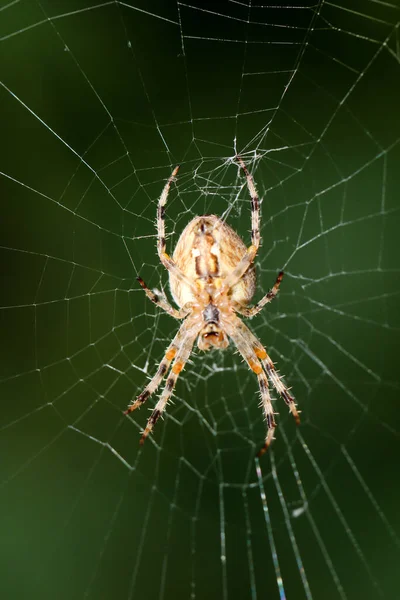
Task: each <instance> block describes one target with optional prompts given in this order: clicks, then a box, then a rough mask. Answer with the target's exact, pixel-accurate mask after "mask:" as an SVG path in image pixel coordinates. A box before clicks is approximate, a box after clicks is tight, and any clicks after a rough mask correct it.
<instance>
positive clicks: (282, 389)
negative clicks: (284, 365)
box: [262, 352, 300, 425]
mask: <svg viewBox="0 0 400 600" xmlns="http://www.w3.org/2000/svg"><path fill="white" fill-rule="evenodd" d="M265 354H266V356H265V358H263V359H262V362H263V365H264V366H265V370H266V371H267V373H268V377H269V378H270V380H271V381H272V383H273V385H274V387H275V389H276V391H277V392H278V393H279V394H280V395H281V396H282V398H283V399H284V401H285V403H286V404H287V405H288V407H289V409H290V412H291V413H292V415H293V417H294V419H295V421H296V425H300V414H299V411H298V410H297V408H296V404H295V401H294V398H293V396H292V395H291V394H290V393H289V389H288V388H287V387H286V386H285V385H284V383H283V381H282V379H281V377H280V376H279V375H278V373H277V371H276V370H275V367H274V363H273V362H272V360H271V359H270V357H269V356H268V354H267V353H266V352H265Z"/></svg>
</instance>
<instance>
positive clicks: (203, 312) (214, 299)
mask: <svg viewBox="0 0 400 600" xmlns="http://www.w3.org/2000/svg"><path fill="white" fill-rule="evenodd" d="M237 161H238V163H239V165H240V166H241V168H242V169H243V172H244V174H245V176H246V180H247V187H248V190H249V193H250V198H251V245H250V246H249V247H248V248H246V246H245V244H244V243H243V241H242V240H241V239H240V237H239V236H238V235H237V234H236V233H235V232H234V231H233V229H231V228H230V227H229V225H227V224H226V223H224V221H222V220H221V219H220V218H219V217H217V216H215V215H204V216H201V217H195V218H194V219H192V221H190V223H189V224H188V225H187V226H186V228H185V229H184V230H183V232H182V234H181V236H180V238H179V240H178V243H177V245H176V248H175V250H174V253H173V255H172V258H171V257H170V256H169V255H168V254H167V253H166V251H165V249H166V244H165V226H164V219H165V204H166V202H167V196H168V192H169V189H170V187H171V183H172V182H173V181H175V177H176V175H177V173H178V170H179V166H177V167H175V169H174V170H173V172H172V175H171V176H170V177H169V179H168V181H167V183H166V185H165V187H164V189H163V192H162V194H161V196H160V199H159V201H158V209H157V234H158V243H157V250H158V255H159V257H160V261H161V263H162V264H163V265H164V267H165V268H166V269H167V271H168V272H169V284H170V289H171V293H172V296H173V298H174V300H175V302H176V304H177V305H178V306H179V307H180V308H179V310H177V309H176V308H173V307H172V306H171V305H170V304H169V302H168V301H167V300H166V299H165V298H164V297H162V296H160V295H158V294H156V293H154V292H152V291H151V290H150V289H149V288H148V287H147V286H146V284H145V283H144V281H143V279H141V278H140V277H138V278H137V279H138V281H139V283H140V285H141V286H142V288H143V290H144V291H145V293H146V295H147V297H148V298H149V299H150V300H151V301H152V302H154V304H157V305H158V306H159V307H160V308H162V309H163V310H164V311H165V312H167V313H168V314H169V315H171V316H172V317H175V318H176V319H184V321H183V323H182V325H181V326H180V328H179V330H178V333H177V334H176V335H175V337H174V339H173V340H172V342H171V344H170V345H169V346H168V348H167V351H166V353H165V356H164V358H163V359H162V361H161V363H160V365H159V367H158V370H157V372H156V374H155V375H154V377H153V379H152V380H151V381H150V383H149V384H148V385H147V386H146V387H145V388H144V390H143V391H142V392H141V394H139V396H138V397H137V398H136V400H134V401H132V403H131V404H130V405H129V407H128V409H127V410H126V411H125V414H128V413H130V412H132V411H133V410H135V409H136V408H138V407H140V406H141V405H142V404H143V403H144V402H145V401H146V400H147V398H148V397H149V396H151V394H153V393H154V392H155V391H156V390H157V388H158V386H159V385H160V383H161V381H162V380H163V378H164V376H165V375H166V373H167V371H168V369H169V368H170V365H171V363H172V367H171V370H170V372H169V375H168V377H167V380H166V384H165V387H164V390H163V392H162V394H161V396H160V398H159V400H158V402H157V404H156V406H155V408H154V410H153V412H152V414H151V416H150V418H149V419H148V421H147V425H146V428H145V430H144V431H143V433H142V437H141V439H140V443H141V444H143V443H144V441H145V439H146V438H147V436H148V435H149V433H150V432H151V431H152V429H153V427H154V425H155V424H156V422H157V420H158V419H159V417H160V416H161V415H162V413H163V411H164V409H165V407H166V404H167V402H168V400H169V399H170V397H171V395H172V392H173V389H174V387H175V383H176V380H177V379H178V376H179V373H180V372H181V371H182V369H183V368H184V366H185V364H186V362H187V360H188V359H189V356H190V354H191V352H192V348H193V344H194V342H195V340H196V338H197V345H198V347H199V348H200V350H210V349H211V348H219V349H220V350H223V349H225V348H227V347H228V345H229V339H230V340H232V341H233V343H234V344H235V345H236V347H237V349H238V351H239V352H240V354H241V355H242V356H243V358H244V360H245V361H246V362H247V364H248V366H249V367H250V369H251V370H252V371H254V373H255V374H256V375H257V378H258V384H259V387H260V394H261V405H262V407H263V409H264V414H265V418H266V421H267V427H268V431H267V435H266V439H265V443H264V446H263V447H262V448H261V450H260V451H259V453H258V456H261V455H262V454H264V452H266V450H267V449H268V447H269V445H270V443H271V441H272V440H273V436H274V429H275V427H276V423H275V418H274V411H273V408H272V403H271V397H270V394H269V386H268V379H267V375H268V377H269V378H270V380H271V382H272V384H273V385H274V386H275V388H276V390H277V391H278V392H279V394H280V395H281V396H282V398H283V399H284V401H285V402H286V404H287V405H288V406H289V409H290V411H291V413H292V415H293V416H294V418H295V420H296V423H297V424H299V422H300V417H299V412H298V411H297V409H296V404H295V402H294V398H293V397H292V396H291V395H290V393H289V390H288V388H287V387H285V385H284V383H283V382H282V379H281V378H280V377H279V375H278V373H277V372H276V370H275V367H274V363H273V362H272V360H271V359H270V357H269V356H268V354H267V351H266V350H265V348H264V347H263V346H262V344H261V342H260V341H259V340H258V339H257V338H256V336H255V335H254V334H253V333H252V332H251V331H250V329H248V328H247V327H246V325H245V324H244V323H243V322H242V321H241V319H239V317H238V316H237V314H239V315H242V316H243V317H254V316H255V315H257V314H258V313H259V312H260V311H261V309H262V308H263V307H264V306H265V305H266V304H268V302H271V300H273V299H274V298H275V296H276V295H277V293H278V291H279V286H280V283H281V281H282V277H283V272H282V271H281V272H280V273H279V275H278V277H277V278H276V281H275V284H274V286H273V287H272V289H271V290H270V291H269V292H268V293H267V294H265V296H264V297H263V298H262V299H261V300H260V301H259V302H257V304H255V305H254V306H252V307H249V306H248V304H249V302H250V301H251V299H252V297H253V295H254V292H255V288H256V275H255V267H254V259H255V257H256V255H257V251H258V248H259V246H260V210H259V200H258V195H257V190H256V187H255V185H254V181H253V177H252V176H251V175H250V173H249V171H248V169H247V167H246V165H245V163H244V162H243V160H242V159H241V158H240V157H239V156H238V157H237Z"/></svg>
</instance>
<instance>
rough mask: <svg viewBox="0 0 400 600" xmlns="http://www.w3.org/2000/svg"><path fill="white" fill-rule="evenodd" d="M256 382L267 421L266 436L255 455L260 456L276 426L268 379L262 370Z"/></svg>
mask: <svg viewBox="0 0 400 600" xmlns="http://www.w3.org/2000/svg"><path fill="white" fill-rule="evenodd" d="M258 384H259V386H260V393H261V404H262V407H263V409H264V414H265V420H266V421H267V427H268V429H267V436H266V438H265V444H264V446H263V447H262V448H261V449H260V450H259V451H258V452H257V456H258V457H260V456H262V455H263V454H264V453H265V452H266V451H267V450H268V448H269V446H270V445H271V442H272V440H273V439H274V431H275V427H276V423H275V417H274V411H273V408H272V403H271V396H270V395H269V386H268V379H267V376H266V375H265V373H264V371H262V372H261V373H260V374H259V375H258Z"/></svg>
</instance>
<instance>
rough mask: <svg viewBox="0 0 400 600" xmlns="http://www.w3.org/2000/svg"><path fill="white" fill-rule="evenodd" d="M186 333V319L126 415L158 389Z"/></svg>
mask: <svg viewBox="0 0 400 600" xmlns="http://www.w3.org/2000/svg"><path fill="white" fill-rule="evenodd" d="M185 333H186V321H184V322H183V323H182V325H181V326H180V328H179V330H178V333H177V334H176V336H175V337H174V339H173V340H172V342H171V343H170V345H169V346H168V348H167V351H166V353H165V355H164V358H163V359H162V361H161V362H160V364H159V365H158V369H157V372H156V374H155V375H154V377H153V378H152V380H151V381H150V382H149V383H148V384H147V385H146V387H145V388H144V390H143V392H141V393H140V394H139V396H138V397H137V398H136V399H135V400H133V401H132V402H131V404H130V405H129V406H128V408H127V410H126V411H125V413H124V414H125V415H128V414H129V413H130V412H132V411H134V410H136V409H137V408H139V407H140V406H142V404H144V402H146V400H147V398H149V397H150V396H151V395H152V394H154V392H155V391H156V390H157V388H158V386H159V385H160V383H161V382H162V380H163V379H164V376H165V374H166V372H167V371H168V369H169V366H170V364H171V362H172V361H173V359H174V358H175V356H176V354H177V352H178V349H179V347H180V345H181V343H182V339H183V338H184V335H185Z"/></svg>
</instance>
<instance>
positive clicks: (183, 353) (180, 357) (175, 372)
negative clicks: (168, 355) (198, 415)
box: [140, 331, 198, 445]
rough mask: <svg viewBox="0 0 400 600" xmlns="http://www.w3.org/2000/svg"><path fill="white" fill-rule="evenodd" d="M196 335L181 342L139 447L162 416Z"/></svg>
mask: <svg viewBox="0 0 400 600" xmlns="http://www.w3.org/2000/svg"><path fill="white" fill-rule="evenodd" d="M197 333H198V332H197V331H196V332H195V334H192V335H188V336H187V337H186V338H185V340H184V341H183V343H182V346H181V348H180V349H179V351H178V353H177V355H176V358H175V360H174V362H173V365H172V368H171V371H170V373H169V375H168V377H167V381H166V382H165V387H164V389H163V392H162V394H161V396H160V398H159V400H158V402H157V404H156V406H155V408H154V410H153V412H152V413H151V415H150V418H149V419H148V421H147V425H146V427H145V430H144V431H143V434H142V437H141V438H140V444H141V445H142V444H144V442H145V440H146V438H147V436H148V435H149V433H151V432H152V430H153V427H154V425H155V424H156V423H157V421H158V419H159V418H160V417H161V415H162V414H163V412H164V410H165V407H166V405H167V402H168V400H169V399H170V398H171V396H172V392H173V391H174V387H175V384H176V381H177V379H178V377H179V373H180V372H181V371H182V369H183V368H184V366H185V364H186V362H187V360H188V358H189V356H190V353H191V351H192V347H193V342H194V340H195V338H196V337H197Z"/></svg>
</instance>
